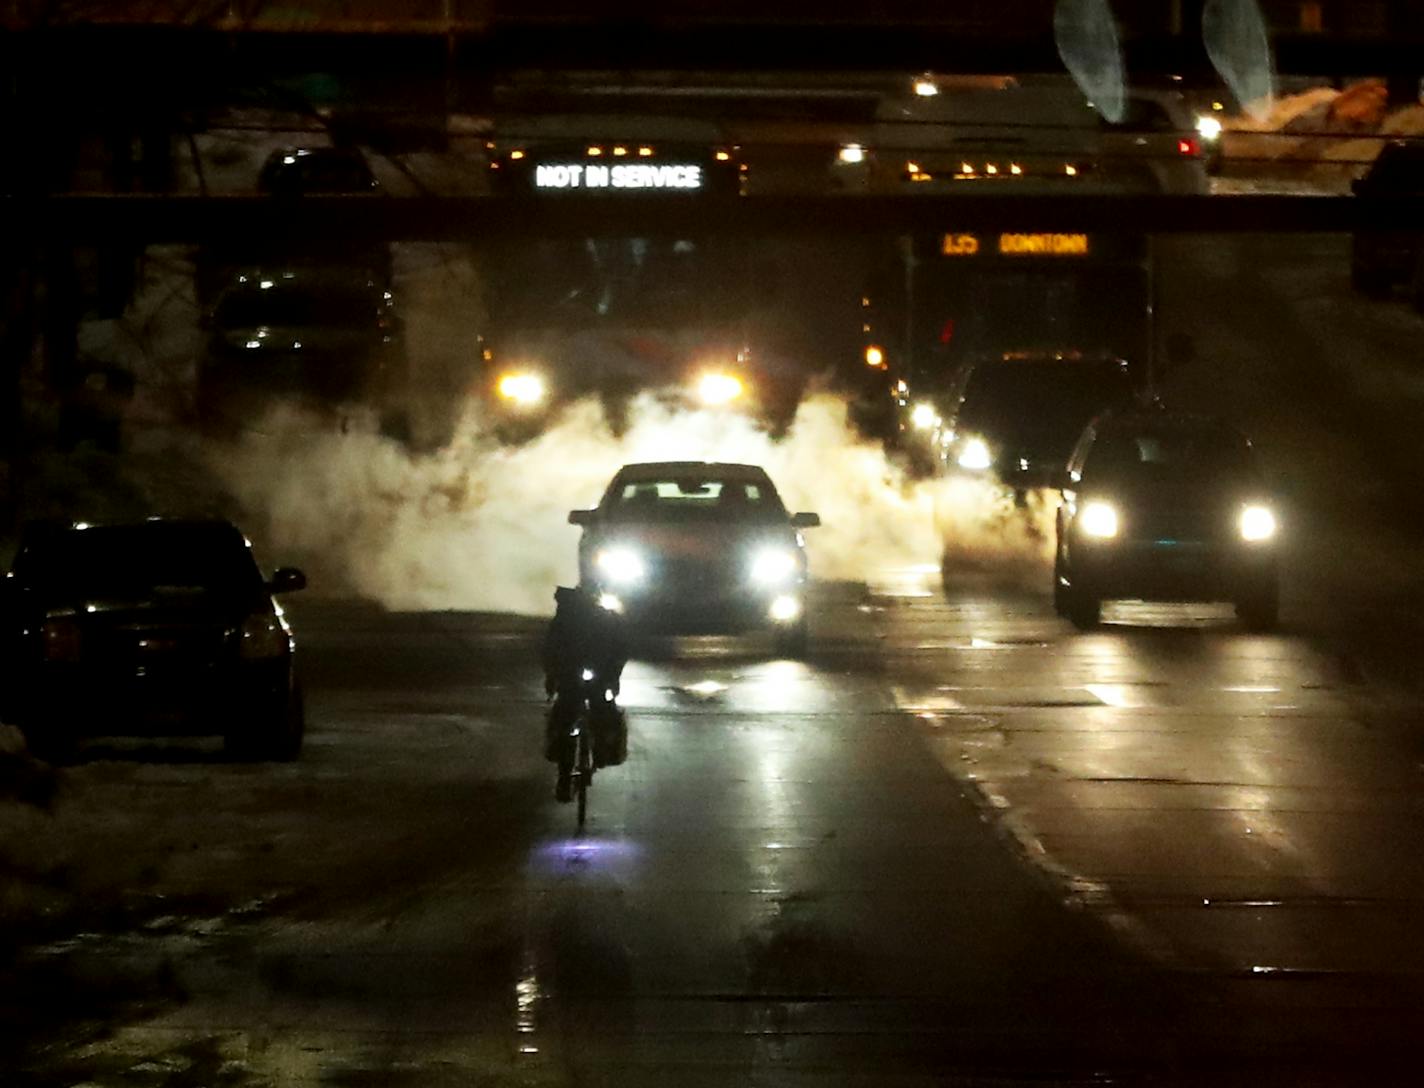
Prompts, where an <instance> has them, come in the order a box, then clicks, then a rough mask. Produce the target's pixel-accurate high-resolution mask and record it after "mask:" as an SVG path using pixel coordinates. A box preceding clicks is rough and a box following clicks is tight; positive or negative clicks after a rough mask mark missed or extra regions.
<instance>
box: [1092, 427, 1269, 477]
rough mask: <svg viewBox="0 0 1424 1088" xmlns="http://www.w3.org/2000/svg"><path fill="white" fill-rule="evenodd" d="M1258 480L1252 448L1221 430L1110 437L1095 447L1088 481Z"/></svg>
mask: <svg viewBox="0 0 1424 1088" xmlns="http://www.w3.org/2000/svg"><path fill="white" fill-rule="evenodd" d="M1256 475H1257V471H1256V466H1255V462H1254V459H1253V458H1252V456H1251V449H1250V447H1249V446H1248V445H1247V444H1246V443H1245V442H1244V441H1242V440H1241V439H1240V438H1239V437H1238V436H1236V435H1233V434H1232V433H1231V432H1230V431H1225V430H1220V429H1169V428H1161V429H1153V430H1150V431H1137V432H1128V433H1123V432H1116V433H1114V432H1110V433H1108V434H1105V435H1102V436H1101V437H1100V438H1098V440H1097V441H1096V442H1095V443H1094V444H1093V448H1092V450H1091V452H1090V453H1089V454H1088V458H1087V461H1086V464H1085V465H1084V477H1085V478H1086V479H1089V480H1102V479H1111V480H1123V481H1128V482H1132V481H1142V482H1144V483H1152V482H1182V483H1188V482H1194V481H1201V482H1204V483H1211V482H1218V483H1226V482H1236V483H1242V482H1246V481H1249V480H1251V479H1253V478H1254V477H1255V476H1256Z"/></svg>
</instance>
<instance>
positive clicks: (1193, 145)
mask: <svg viewBox="0 0 1424 1088" xmlns="http://www.w3.org/2000/svg"><path fill="white" fill-rule="evenodd" d="M1177 154H1179V155H1191V156H1196V155H1200V154H1201V145H1200V144H1199V143H1197V141H1196V138H1195V137H1192V136H1183V137H1182V138H1181V139H1179V140H1178V141H1177Z"/></svg>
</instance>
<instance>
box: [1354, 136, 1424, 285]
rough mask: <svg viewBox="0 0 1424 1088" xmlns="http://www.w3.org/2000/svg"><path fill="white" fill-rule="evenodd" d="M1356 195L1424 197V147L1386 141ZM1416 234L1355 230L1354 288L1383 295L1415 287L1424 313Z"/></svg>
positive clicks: (1423, 270)
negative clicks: (1402, 287) (1396, 288)
mask: <svg viewBox="0 0 1424 1088" xmlns="http://www.w3.org/2000/svg"><path fill="white" fill-rule="evenodd" d="M1351 188H1352V189H1353V190H1354V192H1355V195H1356V196H1357V197H1361V198H1363V199H1369V198H1370V197H1377V196H1420V195H1424V144H1420V143H1415V142H1413V141H1407V140H1396V141H1393V142H1392V143H1388V144H1386V145H1385V146H1384V148H1383V150H1381V151H1380V153H1379V155H1378V157H1377V158H1376V159H1375V161H1374V162H1373V163H1372V164H1371V165H1370V169H1369V171H1368V172H1367V173H1366V174H1365V176H1364V177H1362V178H1359V179H1357V180H1356V181H1355V183H1354V184H1353V185H1352V186H1351ZM1421 238H1424V235H1421V234H1420V233H1419V232H1418V231H1383V232H1381V231H1357V232H1356V233H1355V234H1354V236H1353V237H1352V238H1351V245H1350V285H1351V286H1352V287H1354V288H1355V290H1357V291H1362V292H1364V293H1365V294H1367V295H1374V296H1383V295H1386V294H1388V293H1389V292H1390V290H1391V289H1392V288H1393V287H1394V286H1395V285H1396V284H1399V283H1407V284H1409V285H1410V286H1411V288H1412V291H1413V295H1414V305H1415V306H1416V307H1418V308H1419V309H1421V310H1424V267H1421V259H1420V258H1421V246H1420V240H1421Z"/></svg>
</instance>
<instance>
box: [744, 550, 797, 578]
mask: <svg viewBox="0 0 1424 1088" xmlns="http://www.w3.org/2000/svg"><path fill="white" fill-rule="evenodd" d="M795 574H796V556H795V554H793V553H792V552H790V551H788V550H786V549H785V548H763V549H762V550H761V551H759V552H757V553H756V555H755V556H753V557H752V581H753V582H755V583H756V584H757V585H760V586H775V585H781V584H782V583H783V582H788V581H790V580H791V578H792V577H793V576H794V575H795Z"/></svg>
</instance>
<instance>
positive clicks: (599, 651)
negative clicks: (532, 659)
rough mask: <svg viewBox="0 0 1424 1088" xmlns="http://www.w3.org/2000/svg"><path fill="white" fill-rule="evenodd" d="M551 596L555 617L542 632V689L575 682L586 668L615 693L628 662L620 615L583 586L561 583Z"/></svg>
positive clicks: (570, 684) (569, 685) (560, 687)
mask: <svg viewBox="0 0 1424 1088" xmlns="http://www.w3.org/2000/svg"><path fill="white" fill-rule="evenodd" d="M554 600H555V602H556V605H555V611H554V618H553V620H552V621H551V622H550V623H549V629H548V631H547V632H546V633H545V635H544V689H545V690H546V691H548V692H550V693H553V692H555V691H561V690H564V689H566V688H569V687H573V686H576V685H577V684H579V683H580V681H581V680H582V677H583V672H584V670H585V669H587V670H589V671H591V672H592V673H593V674H594V677H595V678H596V680H597V682H598V683H599V685H601V686H602V687H604V688H606V689H608V690H609V691H611V692H613V693H614V694H615V695H617V694H618V686H619V680H620V678H621V677H622V675H623V666H624V665H626V664H627V663H628V640H627V634H626V632H625V631H624V628H623V621H622V619H621V618H620V617H619V616H618V615H616V614H615V613H613V612H610V611H609V610H608V609H606V608H602V607H600V606H599V605H598V603H597V602H596V601H594V600H593V598H592V597H590V596H589V595H588V594H587V593H585V592H583V591H582V590H578V589H570V588H569V587H567V586H560V587H559V588H558V589H556V590H555V591H554Z"/></svg>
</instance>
